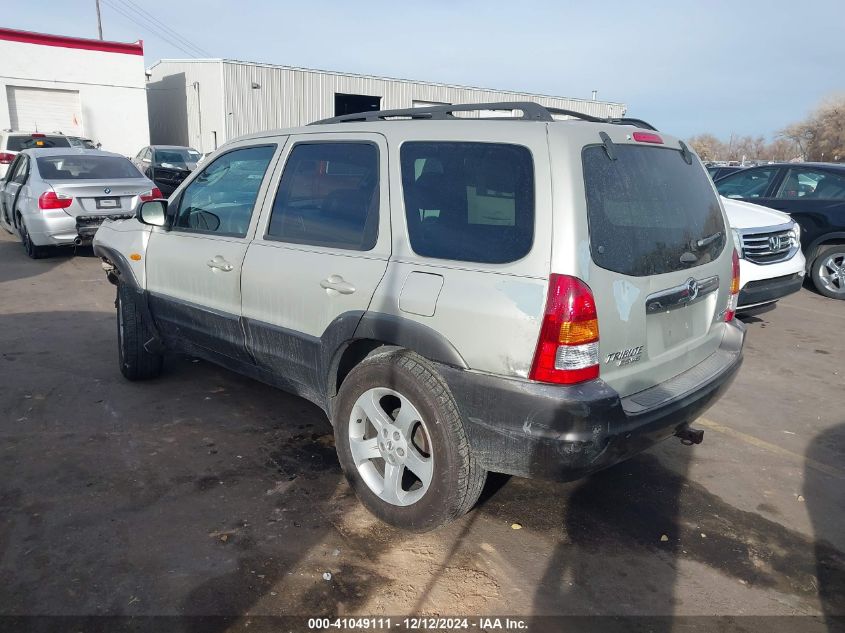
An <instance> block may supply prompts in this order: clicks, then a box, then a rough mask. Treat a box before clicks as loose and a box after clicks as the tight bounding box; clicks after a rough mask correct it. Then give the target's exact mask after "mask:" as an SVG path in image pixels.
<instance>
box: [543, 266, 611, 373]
mask: <svg viewBox="0 0 845 633" xmlns="http://www.w3.org/2000/svg"><path fill="white" fill-rule="evenodd" d="M598 376H599V322H598V315H597V313H596V302H595V300H594V299H593V292H592V291H591V290H590V287H589V286H587V284H585V283H584V282H583V281H581V280H580V279H578V278H577V277H570V276H569V275H557V274H552V275H550V276H549V292H548V297H547V298H546V311H545V313H544V315H543V324H542V326H541V327H540V338H539V340H538V341H537V350H536V351H535V352H534V363H533V364H532V365H531V373H530V374H529V375H528V377H529V378H530V379H531V380H538V381H540V382H550V383H556V384H563V385H571V384H574V383H578V382H583V381H585V380H592V379H593V378H598Z"/></svg>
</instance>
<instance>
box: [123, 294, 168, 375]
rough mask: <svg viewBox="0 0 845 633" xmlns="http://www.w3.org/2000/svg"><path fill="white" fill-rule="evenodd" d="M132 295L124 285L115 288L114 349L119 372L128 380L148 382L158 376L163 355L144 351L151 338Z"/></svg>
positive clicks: (150, 333)
mask: <svg viewBox="0 0 845 633" xmlns="http://www.w3.org/2000/svg"><path fill="white" fill-rule="evenodd" d="M135 294H136V293H135V292H134V291H133V290H131V289H130V288H128V287H127V286H126V285H124V284H119V285H118V287H117V350H118V362H119V363H120V372H121V373H122V374H123V375H124V377H126V378H127V379H128V380H149V379H150V378H156V377H157V376H159V375H160V374H161V368H162V365H163V363H164V356H163V355H161V354H154V353H152V352H149V351H147V349H146V347H144V344H145V343H147V341H149V340H150V339H152V338H153V334H152V331H151V330H150V327H149V325H148V324H147V323H146V322H145V320H144V314H143V312H142V311H141V310H140V309H139V306H138V302H137V298H136V296H135Z"/></svg>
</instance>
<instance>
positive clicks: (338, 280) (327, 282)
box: [320, 275, 355, 295]
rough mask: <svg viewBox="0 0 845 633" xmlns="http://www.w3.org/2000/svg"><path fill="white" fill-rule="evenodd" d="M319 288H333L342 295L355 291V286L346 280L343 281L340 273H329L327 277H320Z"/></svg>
mask: <svg viewBox="0 0 845 633" xmlns="http://www.w3.org/2000/svg"><path fill="white" fill-rule="evenodd" d="M320 288H325V289H326V290H327V291H332V290H334V291H335V292H339V293H340V294H342V295H351V294H352V293H353V292H355V286H353V285H352V284H351V283H349V282H348V281H344V280H343V277H341V276H340V275H329V277H328V279H322V280H321V281H320Z"/></svg>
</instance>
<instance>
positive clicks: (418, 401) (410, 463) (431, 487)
mask: <svg viewBox="0 0 845 633" xmlns="http://www.w3.org/2000/svg"><path fill="white" fill-rule="evenodd" d="M334 427H335V445H336V446H337V454H338V459H339V460H340V465H341V467H342V468H343V471H344V473H345V475H346V478H347V480H348V481H349V484H350V485H351V486H352V488H353V490H355V492H356V494H357V495H358V498H359V499H360V500H361V502H362V503H363V504H364V505H365V506H366V507H367V509H368V510H369V511H370V512H372V513H373V514H374V515H375V516H376V517H378V518H379V519H381V520H382V521H384V522H386V523H389V524H391V525H394V526H396V527H398V528H402V529H405V530H411V531H415V532H426V531H429V530H433V529H435V528H438V527H440V526H442V525H445V524H446V523H449V522H450V521H453V520H455V519H457V518H458V517H460V516H462V515H463V514H466V513H467V512H468V511H469V510H470V509H471V508H472V506H474V505H475V503H476V501H478V497H479V496H480V495H481V490H482V488H483V487H484V482H485V480H486V478H487V472H486V471H485V470H483V469H482V468H481V467H480V466H479V465H478V463H477V461H476V460H475V458H474V457H473V455H472V453H471V452H470V446H469V441H468V439H467V435H466V432H465V430H464V425H463V421H462V419H461V416H460V413H459V412H458V408H457V405H456V404H455V400H454V398H453V397H452V394H451V392H450V391H449V387H448V386H447V385H446V383H445V382H444V381H443V379H442V378H441V377H440V376H439V375H438V374H437V373H436V371H435V370H434V368H433V367H432V366H431V365H430V364H429V363H428V362H426V361H425V360H424V359H423V358H421V357H420V356H418V355H416V354H414V353H413V352H409V351H407V350H399V351H391V352H382V353H378V352H376V353H375V354H374V355H371V356H370V357H368V358H366V359H365V360H364V361H363V362H361V363H360V364H359V365H358V366H357V367H355V368H354V369H353V370H352V371H351V372H350V373H349V375H348V376H347V377H346V379H345V380H344V381H343V384H342V385H341V387H340V391H339V392H338V397H337V401H336V407H335V410H334ZM385 428H386V432H385ZM379 431H382V432H379ZM382 433H383V434H382ZM367 436H369V437H367ZM391 439H392V440H394V441H393V442H390V441H389V440H391ZM353 444H354V445H355V446H354V453H355V454H354V455H353ZM397 472H398V475H395V476H394V475H393V474H394V473H397ZM418 473H419V476H418ZM391 482H394V483H395V485H394V486H390V483H391ZM391 489H392V491H391Z"/></svg>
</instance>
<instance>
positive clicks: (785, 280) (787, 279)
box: [737, 270, 804, 310]
mask: <svg viewBox="0 0 845 633" xmlns="http://www.w3.org/2000/svg"><path fill="white" fill-rule="evenodd" d="M803 283H804V272H803V270H802V271H801V272H800V273H794V274H791V275H784V276H783V277H774V278H772V279H760V280H758V281H749V282H748V283H747V284H745V286H744V287H743V288H742V290H740V292H739V307H738V308H737V310H743V309H748V308H751V307H754V306H758V305H763V304H765V303H771V302H772V301H777V300H778V299H781V298H782V297H785V296H787V295H791V294H792V293H793V292H798V291H799V290H801V286H802V285H803Z"/></svg>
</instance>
